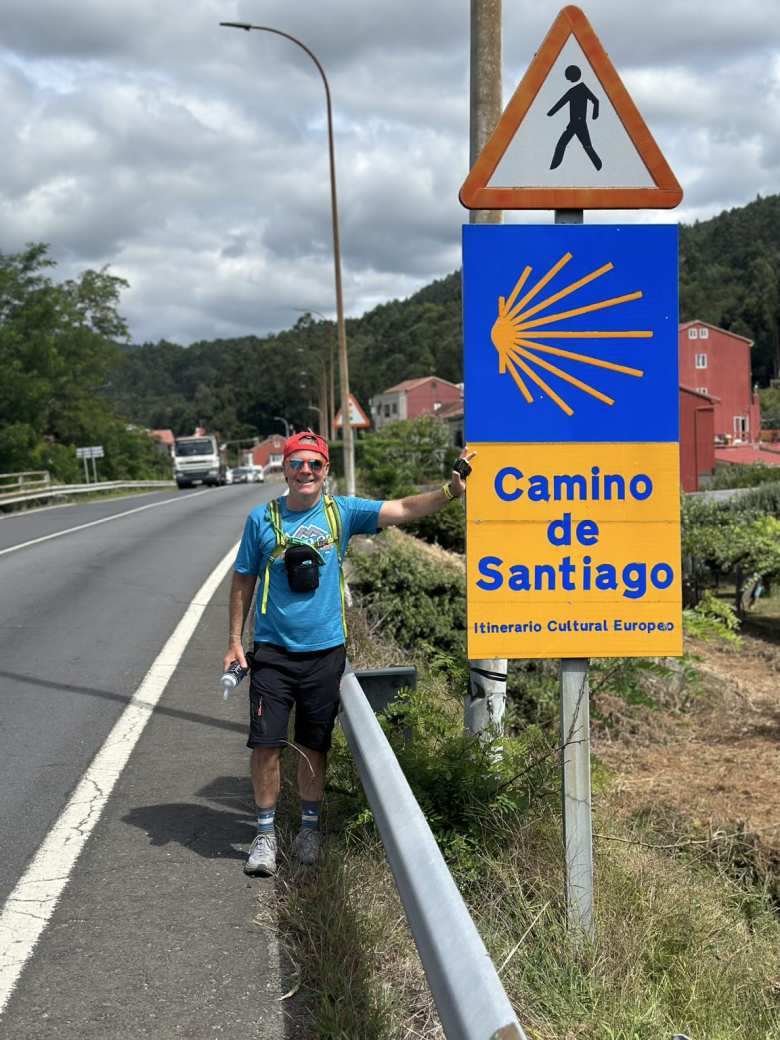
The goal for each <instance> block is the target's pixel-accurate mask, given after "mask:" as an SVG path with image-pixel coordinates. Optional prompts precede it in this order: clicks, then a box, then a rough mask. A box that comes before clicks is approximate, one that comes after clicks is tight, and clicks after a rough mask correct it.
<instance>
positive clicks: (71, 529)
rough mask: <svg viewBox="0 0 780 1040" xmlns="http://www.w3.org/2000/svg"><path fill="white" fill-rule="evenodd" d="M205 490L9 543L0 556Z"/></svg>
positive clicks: (204, 492) (165, 504)
mask: <svg viewBox="0 0 780 1040" xmlns="http://www.w3.org/2000/svg"><path fill="white" fill-rule="evenodd" d="M206 493H207V492H206V491H196V492H195V493H194V494H192V495H187V496H186V498H185V496H184V495H182V496H181V497H179V498H169V499H166V501H165V502H149V503H148V504H147V505H145V506H138V508H137V509H126V510H125V511H124V512H123V513H112V514H111V516H104V517H103V518H102V519H101V520H91V521H90V522H89V523H88V524H79V525H78V527H68V528H66V529H65V530H64V531H55V532H54V534H45V535H43V537H41V538H32V539H30V541H29V542H20V543H19V544H18V545H11V546H10V547H9V548H8V549H0V556H5V554H6V553H12V552H16V550H17V549H25V548H26V547H27V546H28V545H38V544H39V542H48V541H49V540H50V539H51V538H61V537H62V535H64V534H73V533H74V532H75V531H84V530H86V528H87V527H97V525H98V524H107V523H108V522H109V520H118V519H119V518H120V516H130V514H131V513H142V512H143V511H144V509H156V508H157V506H169V505H171V503H172V502H184V501H186V500H188V499H192V498H197V497H198V495H205V494H206Z"/></svg>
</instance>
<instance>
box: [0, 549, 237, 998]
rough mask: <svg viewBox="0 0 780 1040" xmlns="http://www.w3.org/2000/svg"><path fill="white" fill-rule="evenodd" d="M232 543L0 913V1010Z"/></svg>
mask: <svg viewBox="0 0 780 1040" xmlns="http://www.w3.org/2000/svg"><path fill="white" fill-rule="evenodd" d="M238 544H239V543H238V542H236V544H235V545H234V546H233V547H232V549H231V550H230V552H228V553H227V555H226V556H224V557H223V559H222V560H220V562H219V563H218V564H217V566H216V567H215V569H214V570H213V571H212V572H211V574H210V575H209V576H208V578H207V579H206V580H205V582H204V583H203V585H202V586H201V587H200V588H199V589H198V591H197V592H196V593H195V597H194V599H193V600H192V602H191V603H190V605H189V607H188V608H187V610H186V612H185V614H184V617H183V618H182V619H181V621H180V622H179V624H178V625H177V626H176V628H175V629H174V631H173V634H172V635H171V637H170V638H169V640H168V642H167V643H166V644H165V646H164V647H163V648H162V650H161V651H160V653H159V654H158V656H157V658H156V660H155V662H154V664H153V665H152V666H151V668H150V669H149V671H148V672H147V673H146V675H145V677H144V680H143V682H142V683H141V685H140V686H139V687H138V689H137V690H136V691H135V693H134V694H133V697H132V699H131V700H130V702H129V703H128V705H127V707H126V708H125V710H124V711H123V712H122V714H121V716H120V717H119V719H117V721H116V723H115V724H114V727H113V729H112V730H111V732H110V733H109V734H108V736H107V737H106V740H105V742H104V744H103V746H102V747H101V748H100V750H99V751H98V753H97V754H96V755H95V757H94V758H93V760H92V762H91V763H90V765H89V768H88V769H87V771H86V772H85V773H84V776H83V777H82V778H81V780H80V781H79V784H78V786H77V787H76V790H75V791H74V792H73V795H72V796H71V798H70V800H69V801H68V804H67V805H66V806H65V808H64V810H63V812H62V814H61V815H60V817H59V819H58V820H57V822H56V823H55V824H54V826H53V827H52V829H51V830H50V831H49V833H48V834H47V836H46V838H45V839H44V841H43V843H42V845H41V846H40V848H39V849H38V851H37V852H36V854H35V856H34V857H33V860H32V862H31V863H30V865H29V867H28V868H27V870H26V871H25V873H24V874H23V876H22V877H21V878H20V879H19V881H18V882H17V884H16V887H15V888H14V890H13V892H11V894H10V895H9V897H8V899H7V900H6V903H5V906H4V907H3V911H2V913H1V914H0V1015H2V1013H3V1011H4V1010H5V1007H6V1005H7V1003H8V1000H9V998H10V996H11V994H12V992H13V990H14V987H15V986H16V983H17V981H18V979H19V976H20V975H21V973H22V969H23V968H24V966H25V964H26V963H27V961H28V959H29V958H30V955H31V954H32V952H33V949H34V948H35V944H36V943H37V942H38V940H39V939H40V937H41V935H42V933H43V931H44V929H45V928H46V925H47V924H48V923H49V919H50V917H51V915H52V914H53V913H54V910H55V907H56V906H57V903H58V902H59V899H60V896H61V895H62V893H63V890H64V889H65V886H66V885H67V883H68V879H69V877H70V874H71V872H72V870H73V868H74V866H75V865H76V861H77V860H78V858H79V855H80V854H81V850H82V849H83V848H84V845H85V844H86V842H87V839H88V838H89V836H90V834H91V833H92V830H93V828H94V827H95V824H96V823H97V822H98V820H99V819H100V815H101V813H102V812H103V809H104V807H105V805H106V802H107V801H108V798H109V795H110V794H111V791H112V790H113V787H114V784H115V783H116V782H117V780H118V779H119V777H120V775H121V773H122V770H123V769H124V767H125V765H126V764H127V760H128V758H129V757H130V753H131V752H132V750H133V748H134V747H135V744H136V741H137V740H138V738H139V737H140V736H141V733H142V732H143V730H144V727H145V726H146V723H147V722H148V721H149V719H150V718H151V715H152V712H153V711H154V709H155V707H156V705H157V702H158V701H159V699H160V697H161V696H162V693H163V690H164V689H165V687H166V686H167V685H168V680H169V679H170V678H171V676H172V675H173V673H174V671H175V670H176V667H177V665H178V664H179V661H180V660H181V658H182V655H183V654H184V651H185V650H186V649H187V644H188V643H189V641H190V639H191V638H192V635H193V633H194V631H195V629H196V627H197V625H198V622H199V621H200V619H201V617H202V616H203V612H204V611H205V609H206V607H207V606H208V604H209V602H210V600H211V598H212V596H213V595H214V593H215V592H216V590H217V589H218V587H219V585H220V583H221V581H222V579H223V578H224V577H225V575H226V574H227V573H228V571H229V570H230V568H231V566H232V564H233V561H234V559H235V556H236V552H237V550H238Z"/></svg>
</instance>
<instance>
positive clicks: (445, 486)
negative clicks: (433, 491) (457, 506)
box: [441, 484, 455, 502]
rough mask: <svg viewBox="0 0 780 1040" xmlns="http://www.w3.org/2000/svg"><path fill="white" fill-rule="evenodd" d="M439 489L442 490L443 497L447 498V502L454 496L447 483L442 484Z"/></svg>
mask: <svg viewBox="0 0 780 1040" xmlns="http://www.w3.org/2000/svg"><path fill="white" fill-rule="evenodd" d="M441 489H442V491H443V492H444V497H445V498H446V499H447V501H448V502H451V501H452V500H453V498H455V496H454V495H453V493H452V488H451V487H450V485H449V484H442V486H441Z"/></svg>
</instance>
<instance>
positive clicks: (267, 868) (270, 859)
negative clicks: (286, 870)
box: [244, 834, 276, 877]
mask: <svg viewBox="0 0 780 1040" xmlns="http://www.w3.org/2000/svg"><path fill="white" fill-rule="evenodd" d="M244 873H245V874H249V875H251V876H252V877H271V875H272V874H275V873H276V835H275V834H258V835H257V837H256V838H255V840H254V841H253V842H252V844H251V845H250V846H249V856H248V858H247V861H246V863H245V864H244Z"/></svg>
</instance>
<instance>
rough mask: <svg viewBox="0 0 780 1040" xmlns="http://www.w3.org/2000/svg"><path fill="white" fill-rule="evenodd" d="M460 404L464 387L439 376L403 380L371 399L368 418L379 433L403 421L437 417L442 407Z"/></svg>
mask: <svg viewBox="0 0 780 1040" xmlns="http://www.w3.org/2000/svg"><path fill="white" fill-rule="evenodd" d="M462 400H463V387H462V386H459V385H458V384H457V383H451V382H450V381H449V380H448V379H439V378H438V376H421V377H420V378H418V379H405V380H404V381H403V382H402V383H398V384H397V385H396V386H391V387H390V388H389V389H388V390H385V391H384V392H383V393H381V394H377V395H376V396H375V397H372V398H371V418H372V419H373V422H374V428H375V429H377V430H381V429H382V427H383V426H387V425H388V423H392V422H400V421H401V420H402V419H417V418H419V417H420V416H421V415H436V414H437V412H438V411H439V410H440V409H441V408H443V407H444V405H448V404H454V403H456V402H459V401H461V402H462Z"/></svg>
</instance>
